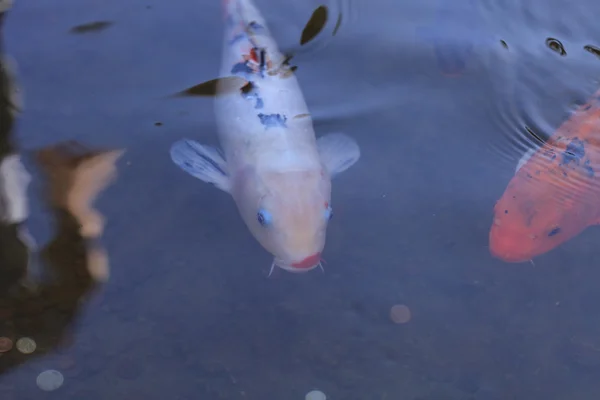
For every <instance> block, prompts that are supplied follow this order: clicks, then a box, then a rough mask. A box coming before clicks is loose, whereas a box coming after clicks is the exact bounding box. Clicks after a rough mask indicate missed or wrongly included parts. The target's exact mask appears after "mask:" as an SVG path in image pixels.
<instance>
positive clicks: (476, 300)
mask: <svg viewBox="0 0 600 400" xmlns="http://www.w3.org/2000/svg"><path fill="white" fill-rule="evenodd" d="M231 1H233V0H231ZM9 3H11V2H7V1H6V0H0V10H4V9H5V7H8V5H9ZM256 4H257V6H258V7H259V9H260V10H261V11H264V13H265V19H266V20H267V22H268V25H269V27H270V28H272V31H273V34H274V36H275V38H276V39H277V41H278V42H279V43H281V48H282V52H283V53H284V55H285V57H284V59H283V60H282V65H284V66H286V69H287V70H291V72H293V73H294V74H295V75H296V76H297V77H298V80H299V83H300V86H301V88H302V90H303V93H304V96H305V98H306V102H307V104H308V108H309V110H310V114H311V116H312V119H313V123H314V126H315V130H316V133H317V137H322V136H324V133H326V132H328V131H341V132H344V133H346V134H347V135H349V136H350V137H353V138H356V140H357V142H358V143H360V146H361V162H360V163H357V164H356V166H354V167H353V169H352V173H348V174H341V175H340V177H339V179H336V183H335V185H334V189H333V197H334V199H335V204H334V206H335V217H334V218H333V219H332V220H331V223H330V224H329V227H328V233H327V246H326V248H325V250H324V254H323V256H324V257H325V258H326V259H327V261H328V264H327V265H326V271H325V273H323V274H321V273H315V274H303V275H296V274H295V275H292V274H286V273H274V274H273V276H272V278H271V279H265V276H264V275H265V274H262V273H261V267H262V268H263V271H264V272H265V273H266V272H268V269H267V268H268V265H269V263H270V257H269V256H268V255H267V254H265V253H264V252H261V249H260V246H259V245H258V244H257V243H256V242H255V241H254V240H253V238H252V236H251V235H249V234H248V232H247V230H246V229H245V227H244V224H243V222H242V221H241V218H240V217H239V215H237V214H236V212H235V207H234V204H233V202H232V201H231V199H230V198H229V197H227V196H226V195H225V194H224V193H221V192H219V191H216V190H211V188H210V187H208V185H201V184H197V182H196V181H195V180H193V179H191V178H189V177H188V176H186V175H185V174H182V173H181V172H180V171H179V170H178V169H177V168H174V167H173V164H172V162H171V159H170V158H169V157H168V155H166V152H167V151H168V149H169V146H170V145H171V143H173V142H174V141H176V140H178V139H179V138H181V137H186V136H187V137H190V138H191V139H193V140H194V141H197V142H198V143H206V144H207V146H208V145H212V144H214V143H216V140H217V139H216V138H217V135H216V130H217V124H216V121H214V116H213V108H212V103H211V102H212V101H214V96H215V94H216V87H217V85H216V84H217V83H218V82H219V80H217V79H215V78H217V77H216V76H215V71H216V69H217V64H218V63H219V53H220V51H221V48H220V46H221V45H222V31H223V24H222V21H221V19H220V16H221V8H220V4H219V2H218V1H216V0H215V1H213V2H204V3H199V2H194V1H183V2H177V4H174V5H169V6H168V7H167V5H166V4H159V3H158V2H154V1H150V2H148V1H141V0H133V1H131V2H127V3H126V4H125V3H123V2H118V1H103V2H86V3H85V4H84V3H81V2H78V1H75V0H56V1H53V2H25V1H23V2H19V1H17V2H16V4H15V6H14V8H13V9H12V11H11V14H2V17H0V21H1V23H2V29H3V32H2V33H3V34H6V35H7V36H6V38H7V39H8V46H7V48H3V49H2V50H3V54H5V53H4V51H5V50H6V49H8V53H10V54H11V55H13V56H14V58H15V60H16V61H17V62H18V66H19V68H18V69H17V68H16V66H17V62H14V61H15V60H12V61H11V58H10V57H8V56H5V57H3V58H2V60H3V64H2V66H3V68H2V74H0V83H1V85H2V87H1V89H2V90H0V93H2V96H1V97H0V101H1V104H0V105H1V106H0V217H1V221H0V274H1V275H0V293H1V294H2V296H1V301H0V354H1V355H0V372H2V375H0V399H1V400H5V399H6V400H12V399H27V400H28V399H38V398H46V397H48V395H47V394H45V393H43V392H42V390H44V391H54V393H53V394H50V396H52V395H55V396H59V397H60V398H61V399H90V400H94V399H106V398H115V399H138V398H139V399H159V398H160V399H181V400H187V399H197V398H199V397H202V398H208V399H276V398H283V399H292V398H295V399H302V398H305V396H306V395H307V394H308V395H309V396H311V397H310V398H311V399H312V398H316V399H323V396H324V395H325V396H326V398H330V399H344V400H364V399H380V400H381V399H409V400H436V399H448V400H459V399H460V400H505V399H544V400H564V399H570V400H589V399H595V398H598V396H599V395H600V380H598V376H599V373H600V351H599V349H600V340H599V339H598V338H600V318H599V317H598V313H597V306H596V305H597V304H598V301H599V300H600V295H599V294H598V293H599V292H598V289H597V286H598V285H597V282H598V280H599V279H600V270H599V269H598V268H597V262H596V260H595V259H596V258H597V257H596V255H597V254H596V253H597V250H596V249H597V242H598V240H600V236H599V235H600V230H599V229H596V228H590V229H586V227H588V226H591V225H594V224H596V223H597V222H598V218H600V216H598V213H597V206H596V204H597V200H598V194H597V188H598V182H597V181H596V179H597V178H596V176H597V169H598V161H597V158H598V157H597V153H598V151H597V150H598V145H599V144H598V143H597V138H596V137H597V135H598V131H599V130H600V127H599V126H598V122H597V121H598V118H599V117H598V115H597V114H598V109H599V108H598V99H597V95H596V94H594V93H596V92H597V90H598V88H599V87H600V78H599V77H600V58H599V57H598V54H600V51H598V48H599V46H600V27H599V26H598V24H597V23H596V20H597V15H598V12H600V8H599V7H600V3H598V2H592V1H588V0H586V1H583V2H580V3H572V2H566V1H564V0H544V1H542V0H532V1H529V2H526V3H524V2H518V1H516V0H503V1H487V0H481V1H472V0H457V1H453V2H448V1H446V2H443V1H442V2H440V1H439V0H427V1H424V2H423V1H419V2H417V1H408V2H393V1H390V0H377V1H375V2H355V1H345V0H339V1H338V0H335V1H334V0H332V1H327V2H323V3H321V2H318V1H308V2H289V1H288V2H275V1H273V0H256ZM350 11H352V12H350ZM311 16H312V17H311ZM306 21H309V22H308V23H307V22H306ZM340 21H341V22H340ZM31 27H35V29H32V28H31ZM303 31H304V32H305V34H304V35H303V34H302V33H303ZM299 41H300V43H299ZM247 54H248V58H253V53H252V52H251V49H248V53H247ZM260 54H261V52H260V51H258V52H256V51H255V53H254V55H256V56H257V57H256V60H257V61H260V60H261V57H258V56H260ZM256 60H255V61H256ZM263 60H264V59H263ZM259 64H260V62H259ZM296 67H297V68H296ZM17 71H18V72H19V75H18V78H19V80H18V82H19V83H20V85H17V84H16V82H17V81H16V80H15V78H14V77H13V75H14V73H15V72H17ZM221 78H224V77H221ZM211 79H212V81H211ZM202 81H204V82H205V84H202V85H196V86H193V87H192V88H191V89H190V90H188V91H187V92H186V93H182V94H185V95H186V97H187V98H186V99H181V98H174V97H173V96H171V97H166V96H167V95H168V94H169V93H174V92H176V91H177V90H180V89H181V88H185V87H186V86H192V85H194V84H197V83H198V82H202ZM237 83H239V82H237ZM237 83H236V82H233V86H232V87H233V89H234V90H238V89H240V87H236V86H235V85H236V84H237ZM246 84H247V83H246V82H244V86H242V87H244V88H245V90H244V93H243V94H245V95H249V97H250V98H251V100H253V101H256V94H257V93H256V92H255V91H253V90H252V89H255V88H254V87H253V86H252V85H250V86H246ZM23 92H24V93H23ZM23 94H25V95H26V96H23ZM206 96H211V98H206ZM22 97H25V100H26V102H25V103H23V99H22ZM21 112H22V113H21ZM156 121H160V123H158V122H156ZM17 122H18V123H17ZM81 143H86V145H85V146H84V145H82V144H81ZM88 144H89V145H88ZM88 146H89V147H88ZM121 148H127V149H128V151H127V153H126V155H125V154H124V153H123V151H122V150H118V149H121ZM30 149H38V150H35V151H32V150H30ZM110 149H115V150H110ZM116 163H120V164H122V167H121V166H120V167H119V182H118V184H116V185H112V186H111V185H110V184H111V183H112V182H113V181H114V179H115V176H116V167H115V165H116ZM195 183H196V184H195ZM253 216H254V217H255V216H256V215H253ZM109 255H110V263H109ZM494 256H496V257H494ZM532 258H533V260H532V262H529V260H530V259H532ZM512 261H523V262H522V263H520V264H515V265H510V264H508V263H509V262H512ZM37 271H41V272H42V276H41V277H38V276H37V274H36V272H37Z"/></svg>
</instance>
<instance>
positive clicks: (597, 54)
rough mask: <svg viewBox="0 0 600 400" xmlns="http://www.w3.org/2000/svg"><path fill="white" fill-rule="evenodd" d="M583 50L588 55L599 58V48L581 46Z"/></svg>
mask: <svg viewBox="0 0 600 400" xmlns="http://www.w3.org/2000/svg"><path fill="white" fill-rule="evenodd" d="M583 49H584V50H585V51H587V52H588V53H592V54H593V55H595V56H597V57H600V48H598V47H596V46H592V45H590V44H588V45H585V46H583Z"/></svg>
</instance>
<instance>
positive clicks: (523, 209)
mask: <svg viewBox="0 0 600 400" xmlns="http://www.w3.org/2000/svg"><path fill="white" fill-rule="evenodd" d="M553 155H554V152H549V153H547V154H546V155H542V154H538V155H536V156H534V157H532V159H531V160H530V161H529V162H528V163H527V164H526V165H525V166H524V167H523V168H522V169H521V170H519V171H518V173H517V174H516V175H515V176H514V177H513V179H512V180H511V182H510V183H509V185H508V187H507V188H506V191H505V192H504V194H503V195H502V197H501V198H500V200H498V202H497V203H496V206H495V208H494V221H493V224H492V227H491V229H490V235H489V245H490V252H491V253H492V255H493V256H495V257H497V258H500V259H502V260H504V261H507V262H523V261H528V260H531V259H532V258H534V257H536V256H539V255H541V254H543V253H546V252H548V251H550V250H552V249H554V248H556V247H558V246H559V245H561V244H562V243H564V242H566V241H568V240H569V239H571V238H573V237H574V236H576V235H578V234H579V233H581V232H582V231H583V230H584V229H585V228H586V227H587V226H589V225H593V224H596V220H597V215H598V213H597V207H596V206H595V204H596V203H597V202H596V201H594V199H595V198H597V197H595V196H597V193H596V194H595V196H594V193H595V192H596V190H597V188H594V186H593V183H594V182H593V180H591V179H590V178H589V177H588V175H587V174H588V170H587V169H586V168H585V167H586V165H584V164H583V163H581V165H566V164H562V163H561V162H562V161H560V160H559V158H558V157H553Z"/></svg>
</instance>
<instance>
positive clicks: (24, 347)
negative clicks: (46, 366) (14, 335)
mask: <svg viewBox="0 0 600 400" xmlns="http://www.w3.org/2000/svg"><path fill="white" fill-rule="evenodd" d="M36 347H37V345H36V344H35V341H34V340H33V339H31V338H28V337H22V338H21V339H19V340H17V350H19V351H20V352H21V353H23V354H31V353H33V352H34V351H35V349H36Z"/></svg>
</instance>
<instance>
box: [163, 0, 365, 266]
mask: <svg viewBox="0 0 600 400" xmlns="http://www.w3.org/2000/svg"><path fill="white" fill-rule="evenodd" d="M223 4H224V8H225V24H226V32H225V42H224V51H223V57H222V68H221V79H220V80H219V83H218V86H217V96H216V99H215V113H216V119H217V125H218V128H219V142H220V143H221V146H222V148H223V152H222V153H224V154H223V155H222V153H221V152H220V151H219V150H217V149H215V148H213V147H210V146H206V145H202V144H200V143H198V142H195V141H192V140H187V139H184V140H180V141H177V142H175V143H174V144H173V146H172V147H171V157H172V159H173V161H174V162H175V164H177V165H178V166H180V167H181V168H182V169H184V170H185V171H186V172H188V173H189V174H191V175H193V176H195V177H197V178H199V179H201V180H203V181H205V182H210V183H213V184H214V185H215V186H217V187H218V188H220V189H222V190H224V191H226V192H228V193H231V195H232V196H233V197H234V199H235V201H236V204H237V206H238V209H239V211H240V214H241V216H242V218H243V219H244V221H245V222H246V225H247V226H248V228H249V229H250V231H251V232H252V234H253V235H254V236H255V238H256V239H257V240H258V241H259V242H260V243H261V244H262V246H263V247H264V248H265V249H266V250H268V251H269V252H270V253H271V254H273V255H274V257H275V261H274V264H275V265H277V266H279V267H281V268H283V269H286V270H288V271H293V272H300V271H307V270H310V269H313V268H314V267H316V266H318V265H320V260H321V259H320V255H321V252H322V251H323V248H324V245H325V231H326V227H327V223H328V221H329V219H330V218H331V215H332V208H331V181H330V180H331V177H333V176H334V175H336V174H338V173H340V172H342V171H344V170H346V169H348V168H349V167H350V166H352V165H353V164H354V163H356V161H358V159H359V157H360V150H359V147H358V145H357V144H356V142H355V141H354V140H353V139H351V138H349V137H348V136H345V135H343V134H329V135H325V136H323V137H321V138H320V139H319V140H317V139H316V138H315V132H314V129H313V124H312V119H311V117H310V112H309V110H308V107H307V105H306V103H305V101H304V98H303V96H302V92H301V90H300V86H299V84H298V81H297V79H296V77H295V76H294V74H293V71H291V70H290V68H289V66H287V65H286V64H285V63H284V62H283V61H284V56H283V55H282V54H281V53H280V51H279V49H278V47H277V44H276V42H275V41H274V40H273V38H272V37H271V35H270V32H269V30H268V28H267V26H266V23H265V21H264V20H263V18H262V16H261V15H260V13H259V12H258V10H257V9H256V7H255V6H254V5H253V4H252V3H251V1H250V0H229V1H227V0H225V1H224V2H223Z"/></svg>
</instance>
